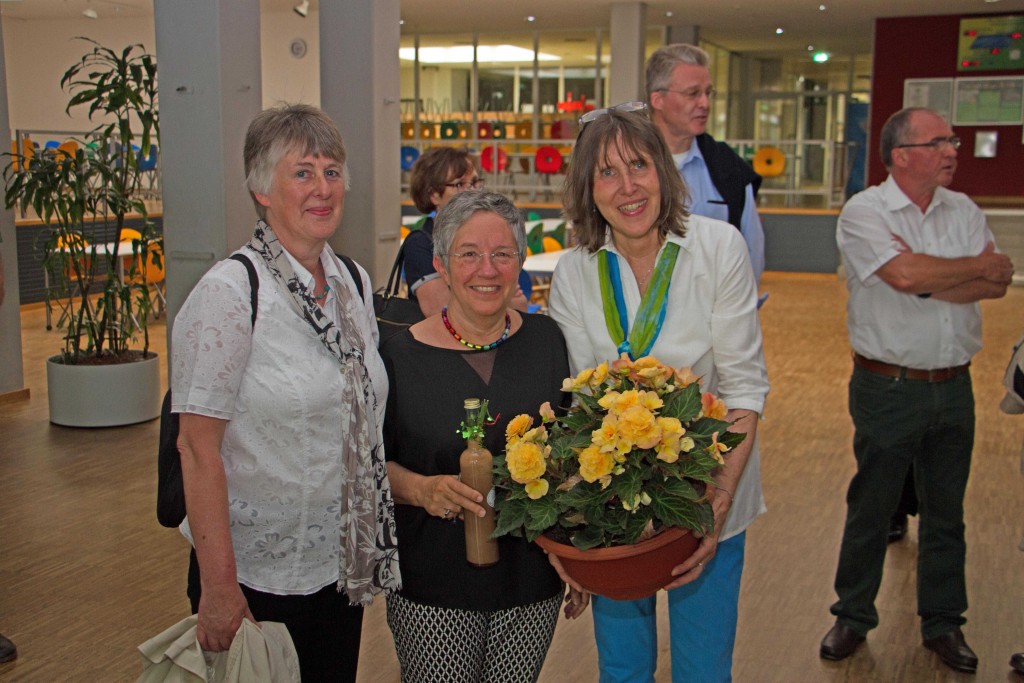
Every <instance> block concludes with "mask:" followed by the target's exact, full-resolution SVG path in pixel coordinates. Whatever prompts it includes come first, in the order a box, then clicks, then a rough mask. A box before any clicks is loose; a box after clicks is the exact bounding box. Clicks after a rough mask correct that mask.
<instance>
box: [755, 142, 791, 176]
mask: <svg viewBox="0 0 1024 683" xmlns="http://www.w3.org/2000/svg"><path fill="white" fill-rule="evenodd" d="M785 170H786V155H785V154H783V153H782V151H781V150H778V149H776V148H774V147H762V148H761V149H759V150H757V153H756V154H755V155H754V171H755V172H756V173H757V174H758V175H759V176H761V177H762V178H774V177H775V176H780V175H782V172H783V171H785Z"/></svg>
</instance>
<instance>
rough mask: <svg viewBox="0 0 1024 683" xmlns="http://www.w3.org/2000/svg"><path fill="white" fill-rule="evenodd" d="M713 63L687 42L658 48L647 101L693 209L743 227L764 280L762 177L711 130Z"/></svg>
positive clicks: (753, 262) (649, 67) (756, 274)
mask: <svg viewBox="0 0 1024 683" xmlns="http://www.w3.org/2000/svg"><path fill="white" fill-rule="evenodd" d="M708 62H709V59H708V53H707V52H705V51H704V50H702V49H700V48H699V47H695V46H693V45H687V44H685V43H676V44H673V45H666V46H665V47H662V48H659V49H657V50H655V51H654V54H652V55H651V58H650V59H648V60H647V104H648V106H649V107H650V113H651V120H652V121H654V125H656V126H657V127H658V130H660V131H661V135H662V137H664V138H665V142H666V143H667V144H668V148H669V151H670V152H672V158H673V159H674V160H675V163H676V168H678V169H679V173H680V174H681V175H682V176H683V182H684V183H685V184H686V189H687V191H688V192H689V193H690V206H689V207H688V208H689V210H690V212H691V213H695V214H697V215H699V216H707V217H708V218H717V219H718V220H722V221H726V222H727V223H731V224H732V225H734V226H736V228H737V229H739V231H740V233H741V234H742V235H743V239H744V241H745V242H746V243H747V251H748V253H749V254H750V264H751V266H753V268H754V277H755V279H756V281H757V282H758V283H760V282H761V273H762V272H763V271H764V229H763V228H762V227H761V218H760V217H759V216H758V215H757V203H756V201H755V199H754V198H755V196H756V195H757V190H758V188H759V187H760V186H761V176H759V175H758V174H757V173H755V172H754V169H753V168H751V167H750V164H748V163H747V162H746V161H744V160H743V159H742V158H740V156H739V155H738V154H736V152H734V151H733V150H732V148H731V147H729V145H727V144H725V143H724V142H716V141H715V139H714V138H713V137H711V136H710V135H708V133H706V132H705V130H706V128H707V125H708V115H709V112H710V109H711V101H712V100H713V99H714V97H715V88H714V87H713V86H712V84H711V72H710V70H709V69H708ZM694 142H696V143H697V144H694Z"/></svg>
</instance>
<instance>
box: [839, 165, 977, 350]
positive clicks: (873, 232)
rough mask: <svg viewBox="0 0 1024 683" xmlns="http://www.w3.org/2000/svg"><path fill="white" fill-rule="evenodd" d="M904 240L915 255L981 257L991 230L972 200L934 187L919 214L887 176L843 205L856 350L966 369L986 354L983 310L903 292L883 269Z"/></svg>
mask: <svg viewBox="0 0 1024 683" xmlns="http://www.w3.org/2000/svg"><path fill="white" fill-rule="evenodd" d="M893 235H899V237H900V238H901V239H903V241H904V242H906V243H907V245H908V246H909V247H910V249H911V250H912V251H914V252H915V253H919V254H928V255H930V256H937V257H941V258H958V257H962V256H977V255H978V254H980V253H981V252H982V250H983V249H984V248H985V245H986V244H987V243H988V242H989V241H993V240H994V238H993V236H992V232H991V230H989V228H988V223H987V222H986V221H985V215H984V214H983V213H982V212H981V209H979V208H978V206H977V205H976V204H975V203H974V202H972V201H971V200H970V199H969V198H968V197H967V195H965V194H962V193H960V192H953V191H951V190H947V189H946V188H944V187H939V188H937V189H936V190H935V196H934V197H933V198H932V202H931V204H929V206H928V209H927V211H925V212H924V213H922V212H921V209H920V208H918V206H917V205H916V204H914V203H913V202H912V201H910V199H909V198H908V197H907V196H906V195H905V194H904V193H903V191H902V190H901V189H900V188H899V186H898V185H897V184H896V181H895V180H893V178H892V176H889V178H887V179H886V180H885V182H883V183H882V184H881V185H876V186H874V187H869V188H868V189H866V190H864V191H863V192H860V193H859V194H856V195H854V196H853V197H852V198H851V199H850V201H848V202H847V203H846V206H844V207H843V210H842V213H840V215H839V222H838V224H837V227H836V240H837V242H838V244H839V250H840V252H841V253H842V255H843V263H844V264H845V266H846V286H847V289H848V290H849V292H850V296H849V299H848V300H847V306H846V311H847V329H848V332H849V336H850V346H851V347H852V348H853V350H854V351H856V352H857V353H859V354H861V355H863V356H867V357H868V358H873V359H875V360H880V361H883V362H885V363H892V364H894V365H902V366H905V367H910V368H919V369H924V370H930V369H935V368H948V367H954V366H957V365H963V364H964V363H967V362H968V361H970V360H971V358H972V357H973V356H974V354H976V353H977V352H978V351H979V350H980V349H981V306H980V305H979V304H977V303H972V304H954V303H949V302H946V301H940V300H938V299H934V298H927V299H926V298H921V297H919V296H916V295H914V294H905V293H902V292H899V291H897V290H895V289H893V288H892V287H890V286H889V285H887V284H886V283H885V282H884V281H883V280H882V279H881V278H880V277H879V276H878V269H879V268H880V267H881V266H883V265H884V264H886V263H887V262H889V261H890V260H892V259H893V258H895V257H896V256H897V255H899V253H900V250H899V244H898V243H897V242H896V241H895V240H894V239H893V237H892V236H893Z"/></svg>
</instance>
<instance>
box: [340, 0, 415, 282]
mask: <svg viewBox="0 0 1024 683" xmlns="http://www.w3.org/2000/svg"><path fill="white" fill-rule="evenodd" d="M399 19H400V15H399V2H398V0H345V2H321V3H320V101H321V103H322V106H323V109H324V111H326V112H327V113H328V115H330V117H331V118H332V119H334V121H335V123H337V124H338V129H339V130H341V134H342V136H343V137H344V138H345V148H346V150H347V152H348V167H349V175H350V176H351V179H352V187H351V188H350V189H349V192H348V194H347V195H346V197H345V216H344V218H343V220H342V223H341V229H340V230H339V231H338V232H337V234H335V236H334V238H333V239H332V240H331V245H332V246H333V247H334V248H335V250H337V251H340V252H342V253H345V254H347V255H349V256H351V257H352V258H354V259H355V260H356V261H358V262H359V263H360V265H362V266H363V267H364V268H366V270H367V271H369V273H370V277H371V278H372V280H373V282H374V284H375V286H380V285H382V284H383V280H384V279H385V278H386V277H387V275H388V272H389V270H390V266H391V263H392V261H393V260H394V257H395V253H396V252H397V250H398V244H399V238H400V233H399V228H400V225H401V208H400V202H401V199H402V198H401V190H400V187H401V166H400V161H401V159H400V154H399V148H400V145H401V142H400V122H401V109H400V106H399V61H398V48H399V36H400V28H399Z"/></svg>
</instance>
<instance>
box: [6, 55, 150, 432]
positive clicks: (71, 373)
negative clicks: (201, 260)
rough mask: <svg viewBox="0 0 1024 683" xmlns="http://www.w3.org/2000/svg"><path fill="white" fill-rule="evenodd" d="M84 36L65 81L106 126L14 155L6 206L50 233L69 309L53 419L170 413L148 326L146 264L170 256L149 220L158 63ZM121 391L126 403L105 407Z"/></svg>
mask: <svg viewBox="0 0 1024 683" xmlns="http://www.w3.org/2000/svg"><path fill="white" fill-rule="evenodd" d="M82 40H86V41H88V42H89V43H91V44H92V49H91V50H90V51H89V52H87V53H86V54H85V55H84V56H83V57H82V58H81V59H80V60H79V61H78V62H77V63H76V64H74V65H73V66H72V67H71V68H69V69H68V70H67V71H66V72H65V73H64V76H63V77H62V78H61V88H63V89H64V90H66V91H68V92H69V94H70V99H69V100H68V104H67V107H66V109H65V111H68V112H70V110H71V109H73V108H78V107H87V108H88V116H89V119H90V120H92V119H93V118H94V116H98V117H100V118H102V122H101V123H100V124H99V125H98V126H97V127H96V128H95V129H93V130H92V131H90V132H89V133H88V135H87V136H86V138H85V139H83V140H76V141H75V142H76V143H77V144H76V145H73V146H72V147H77V149H64V150H60V151H54V152H52V153H38V154H34V155H31V156H27V157H26V156H23V155H21V154H11V155H9V156H11V157H12V160H11V161H12V163H10V164H9V165H7V166H6V168H5V169H4V180H5V183H6V191H5V195H4V203H5V205H6V207H7V208H11V207H14V206H19V207H20V208H21V209H22V210H25V209H27V208H28V207H31V208H32V209H33V210H34V211H35V212H36V214H38V216H39V218H40V219H41V220H42V221H43V223H45V224H46V225H48V226H49V227H50V232H49V234H48V235H46V237H45V239H44V240H42V243H43V252H44V256H43V267H44V269H46V270H47V273H48V274H49V276H50V281H51V283H52V286H51V287H49V288H48V291H47V302H46V305H47V306H48V307H49V306H51V305H52V304H53V303H54V301H55V300H57V301H59V303H60V304H61V307H62V309H63V312H62V314H61V316H60V318H59V321H58V328H60V330H61V332H62V336H63V345H62V346H63V348H62V349H61V351H60V353H59V354H58V355H56V356H53V357H52V358H50V359H49V361H48V365H47V385H48V389H49V401H50V421H51V422H54V423H57V424H63V425H68V426H112V425H117V424H131V423H134V422H140V421H143V420H149V419H153V418H155V417H157V416H158V415H159V414H160V371H159V361H158V359H157V358H156V354H154V353H151V352H150V351H149V335H148V329H147V321H148V319H149V315H150V313H151V312H152V310H153V303H154V301H153V298H152V293H151V290H150V287H149V283H148V282H146V273H147V271H148V269H147V268H146V267H145V264H146V262H147V261H151V262H157V265H160V264H159V260H160V259H161V258H162V256H161V255H162V249H160V248H158V246H157V245H158V243H159V237H157V236H156V235H155V234H154V232H153V230H152V228H151V226H150V224H149V222H148V220H146V218H147V211H146V206H145V203H144V202H143V200H142V192H141V190H142V174H141V172H140V169H139V162H140V161H141V160H144V159H145V158H146V156H147V155H148V154H149V149H150V146H151V145H153V144H156V143H157V141H158V138H159V130H160V128H159V118H158V113H157V102H156V97H157V86H156V62H155V60H154V58H153V56H152V55H150V54H148V53H146V52H145V51H144V48H142V46H141V45H130V46H128V47H126V48H124V50H122V51H121V52H116V51H114V50H111V49H108V48H105V47H103V46H101V45H99V44H98V43H96V42H95V41H92V40H90V39H88V38H82ZM129 214H137V215H139V216H141V217H142V221H143V224H144V227H143V229H142V230H141V231H140V233H139V234H140V236H139V237H137V238H135V239H134V240H132V241H131V244H132V250H131V252H130V253H127V252H126V253H121V252H122V250H123V249H125V248H126V247H122V246H121V245H122V244H124V245H127V242H122V240H123V239H124V238H123V237H122V229H123V228H124V227H125V221H126V218H127V217H128V216H129ZM93 235H101V236H102V235H112V236H113V241H112V242H111V245H112V246H111V248H100V247H98V245H97V244H96V241H99V242H106V240H107V239H110V238H109V237H107V238H106V239H103V238H102V237H101V238H100V239H98V240H90V236H93ZM90 242H92V243H91V244H90ZM154 243H156V244H154ZM136 344H140V345H141V346H140V347H136ZM83 382H85V384H84V385H83ZM55 383H61V384H60V386H55ZM63 383H68V384H63ZM112 387H117V392H118V393H117V398H116V400H104V398H103V397H105V396H109V392H110V389H111V388H112Z"/></svg>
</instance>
